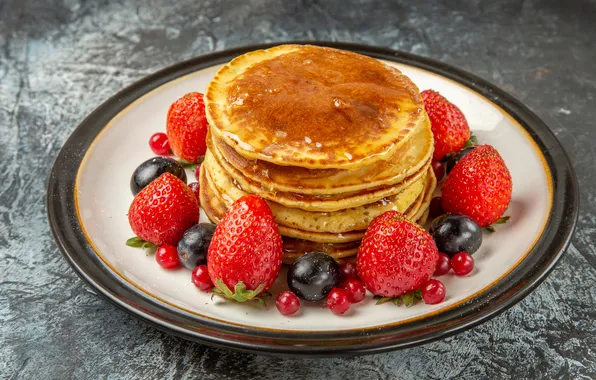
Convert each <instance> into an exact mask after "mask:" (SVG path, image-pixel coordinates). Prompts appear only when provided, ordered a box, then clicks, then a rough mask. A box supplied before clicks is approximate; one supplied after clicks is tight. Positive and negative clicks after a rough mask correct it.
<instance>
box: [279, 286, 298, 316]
mask: <svg viewBox="0 0 596 380" xmlns="http://www.w3.org/2000/svg"><path fill="white" fill-rule="evenodd" d="M275 307H277V310H278V311H279V312H280V313H281V314H283V315H292V314H294V313H296V312H297V311H298V310H300V299H298V297H297V296H296V295H295V294H294V293H292V292H290V291H289V290H286V291H285V292H282V293H279V294H278V295H277V298H276V299H275Z"/></svg>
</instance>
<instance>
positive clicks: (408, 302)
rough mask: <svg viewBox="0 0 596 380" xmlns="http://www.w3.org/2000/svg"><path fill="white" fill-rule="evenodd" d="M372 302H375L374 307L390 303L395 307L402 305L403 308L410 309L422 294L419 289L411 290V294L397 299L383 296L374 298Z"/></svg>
mask: <svg viewBox="0 0 596 380" xmlns="http://www.w3.org/2000/svg"><path fill="white" fill-rule="evenodd" d="M373 299H374V300H376V301H377V302H376V305H382V304H384V303H387V302H389V301H391V303H393V304H394V305H395V306H401V305H404V306H405V307H410V306H412V305H414V304H415V303H416V302H417V301H419V300H421V299H422V293H421V291H420V289H417V290H413V291H411V292H408V293H405V294H402V295H401V296H398V297H383V296H374V297H373Z"/></svg>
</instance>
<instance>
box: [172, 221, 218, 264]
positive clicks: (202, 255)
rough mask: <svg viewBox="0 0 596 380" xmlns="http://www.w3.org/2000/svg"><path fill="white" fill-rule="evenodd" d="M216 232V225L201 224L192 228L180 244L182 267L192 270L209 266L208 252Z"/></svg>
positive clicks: (179, 255)
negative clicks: (200, 266)
mask: <svg viewBox="0 0 596 380" xmlns="http://www.w3.org/2000/svg"><path fill="white" fill-rule="evenodd" d="M214 232H215V224H211V223H199V224H197V225H196V226H192V227H190V228H189V229H188V230H186V232H185V233H184V235H183V236H182V239H180V241H179V242H178V257H179V258H180V262H181V263H182V265H184V266H185V267H187V268H188V269H190V270H193V269H195V267H196V266H197V265H201V264H207V250H208V249H209V244H210V243H211V238H212V237H213V233H214Z"/></svg>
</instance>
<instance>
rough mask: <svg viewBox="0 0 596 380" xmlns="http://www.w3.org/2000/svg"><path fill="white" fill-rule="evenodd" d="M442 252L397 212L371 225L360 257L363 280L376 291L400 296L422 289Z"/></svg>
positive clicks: (419, 229) (361, 248)
mask: <svg viewBox="0 0 596 380" xmlns="http://www.w3.org/2000/svg"><path fill="white" fill-rule="evenodd" d="M438 259H439V252H438V250H437V246H436V245H435V242H434V241H433V239H432V237H431V236H430V235H429V233H428V232H426V231H425V230H424V229H423V228H422V227H420V226H418V225H417V224H415V223H412V222H410V221H408V220H407V219H406V218H404V216H403V215H402V214H400V213H399V212H397V211H388V212H385V213H383V214H381V215H380V216H378V217H376V218H375V219H374V220H373V221H372V223H371V224H370V225H369V227H368V229H367V230H366V233H365V234H364V238H363V239H362V244H361V245H360V251H359V252H358V258H357V263H356V266H357V269H358V275H359V276H360V279H361V280H362V282H363V283H364V285H365V286H366V288H367V289H368V290H370V291H371V292H372V293H373V294H375V295H379V296H383V297H399V296H401V295H402V294H404V293H407V292H410V291H412V290H416V289H420V287H421V286H422V285H423V284H424V283H426V281H428V279H429V278H430V276H431V275H432V274H433V272H434V271H435V269H436V267H437V260H438Z"/></svg>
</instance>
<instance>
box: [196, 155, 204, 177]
mask: <svg viewBox="0 0 596 380" xmlns="http://www.w3.org/2000/svg"><path fill="white" fill-rule="evenodd" d="M202 162H203V161H202V160H201V163H202ZM201 163H198V164H197V166H196V167H195V178H196V179H197V181H198V180H199V176H200V175H201Z"/></svg>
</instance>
